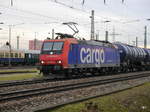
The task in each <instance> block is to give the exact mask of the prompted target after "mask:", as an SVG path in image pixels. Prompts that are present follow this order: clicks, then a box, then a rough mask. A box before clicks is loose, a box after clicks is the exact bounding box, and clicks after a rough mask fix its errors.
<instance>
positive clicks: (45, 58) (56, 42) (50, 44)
mask: <svg viewBox="0 0 150 112" xmlns="http://www.w3.org/2000/svg"><path fill="white" fill-rule="evenodd" d="M56 34H57V35H58V36H57V37H56V38H55V39H47V40H45V41H44V42H43V46H42V50H41V55H40V63H41V68H40V69H41V72H42V73H43V74H44V75H48V74H49V73H54V74H55V73H57V72H59V73H60V72H61V70H63V71H64V70H65V69H67V68H68V52H69V49H70V45H71V44H75V43H77V39H75V38H73V36H72V35H68V34H61V33H56Z"/></svg>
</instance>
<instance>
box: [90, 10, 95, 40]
mask: <svg viewBox="0 0 150 112" xmlns="http://www.w3.org/2000/svg"><path fill="white" fill-rule="evenodd" d="M94 30H95V29H94V10H92V15H91V40H94Z"/></svg>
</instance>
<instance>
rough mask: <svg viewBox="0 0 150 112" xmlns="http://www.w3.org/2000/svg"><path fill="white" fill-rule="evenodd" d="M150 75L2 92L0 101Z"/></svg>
mask: <svg viewBox="0 0 150 112" xmlns="http://www.w3.org/2000/svg"><path fill="white" fill-rule="evenodd" d="M149 76H150V74H149V73H145V74H139V75H133V76H125V77H120V78H110V79H104V80H96V81H90V82H84V83H77V84H68V85H67V84H66V85H60V86H53V87H46V88H37V89H28V90H23V91H14V92H9V93H1V94H0V98H1V99H0V103H2V102H8V101H13V100H18V99H25V98H28V97H34V96H39V95H46V94H51V93H60V92H64V91H69V90H74V89H80V88H86V87H91V86H97V85H103V84H108V83H114V82H120V81H125V80H132V79H138V78H143V77H149Z"/></svg>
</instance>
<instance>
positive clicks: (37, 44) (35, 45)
mask: <svg viewBox="0 0 150 112" xmlns="http://www.w3.org/2000/svg"><path fill="white" fill-rule="evenodd" d="M42 43H43V41H42V40H38V39H34V40H29V50H41V47H42Z"/></svg>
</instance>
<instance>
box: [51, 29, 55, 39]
mask: <svg viewBox="0 0 150 112" xmlns="http://www.w3.org/2000/svg"><path fill="white" fill-rule="evenodd" d="M54 34H55V32H54V29H52V39H54Z"/></svg>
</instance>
